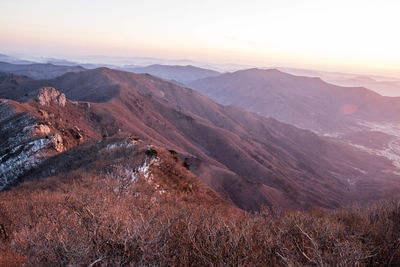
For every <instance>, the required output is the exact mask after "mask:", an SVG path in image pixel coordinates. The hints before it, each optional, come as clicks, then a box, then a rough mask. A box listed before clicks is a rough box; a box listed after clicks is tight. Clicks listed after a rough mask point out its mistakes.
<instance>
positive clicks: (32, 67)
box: [0, 62, 85, 79]
mask: <svg viewBox="0 0 400 267" xmlns="http://www.w3.org/2000/svg"><path fill="white" fill-rule="evenodd" d="M83 70H85V68H83V67H81V66H62V65H54V64H50V63H48V64H41V63H35V64H11V63H6V62H0V72H10V73H14V74H18V75H24V76H27V77H30V78H33V79H51V78H55V77H57V76H61V75H63V74H65V73H67V72H79V71H83Z"/></svg>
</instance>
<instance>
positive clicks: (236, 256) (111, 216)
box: [0, 157, 400, 266]
mask: <svg viewBox="0 0 400 267" xmlns="http://www.w3.org/2000/svg"><path fill="white" fill-rule="evenodd" d="M172 163H174V159H173V158H172V157H171V159H170V161H169V162H168V161H167V165H165V166H164V165H161V166H160V168H159V169H158V170H157V171H159V172H160V173H168V177H170V178H169V179H170V180H167V181H166V183H167V184H169V186H170V188H173V185H174V184H176V190H175V191H173V192H172V190H171V191H170V192H166V193H160V191H158V190H156V189H155V188H154V186H151V185H150V184H149V183H148V182H145V181H144V180H141V179H139V181H138V182H136V183H134V184H132V183H130V184H129V183H125V182H126V181H125V180H124V179H117V178H115V179H105V178H103V177H100V176H98V177H97V176H95V175H94V176H90V177H86V176H84V175H82V174H79V173H75V174H73V175H74V178H70V179H51V178H50V179H44V180H42V181H33V182H25V183H23V184H21V185H20V186H19V187H16V188H14V189H12V190H9V191H6V192H2V193H1V194H0V213H1V214H0V215H1V217H0V225H2V226H3V228H2V229H4V230H2V231H3V232H2V236H1V241H0V242H1V243H0V244H1V246H0V248H1V253H0V255H1V256H0V265H10V264H11V263H17V265H21V264H23V263H24V261H25V262H26V263H28V265H33V266H37V265H40V266H54V265H62V266H66V265H73V266H78V265H79V266H107V265H116V266H127V265H133V266H149V265H151V266H153V265H157V266H282V265H286V266H377V265H384V266H399V265H400V251H399V246H400V202H396V201H392V202H382V203H379V205H378V204H377V205H375V206H370V207H367V208H360V207H354V208H350V209H345V210H339V211H321V210H314V211H307V212H289V213H280V214H278V213H276V212H273V211H270V210H264V211H263V212H260V213H257V214H249V213H245V212H242V211H238V210H236V209H233V208H229V207H228V206H227V205H226V204H224V203H222V202H220V203H219V204H215V205H213V204H212V203H211V202H210V200H208V201H206V202H202V201H201V200H199V199H196V198H193V194H194V193H193V192H192V191H193V190H194V191H195V190H200V189H198V188H197V187H196V186H195V185H192V189H191V190H181V191H179V192H180V193H178V190H179V188H180V187H181V185H182V184H183V185H185V186H186V185H190V181H188V180H184V179H183V178H182V179H183V180H176V181H175V180H174V179H178V178H179V176H177V177H175V178H173V177H174V176H173V175H174V172H176V170H175V169H168V167H167V166H169V165H168V164H172ZM163 168H167V169H166V170H164V169H163ZM180 168H182V171H186V170H184V168H183V167H180ZM157 171H156V170H155V174H157ZM178 171H179V170H178ZM178 175H179V174H178ZM179 182H181V183H179ZM4 233H6V234H4ZM5 236H7V238H5ZM14 265H15V264H14ZM10 266H11V265H10Z"/></svg>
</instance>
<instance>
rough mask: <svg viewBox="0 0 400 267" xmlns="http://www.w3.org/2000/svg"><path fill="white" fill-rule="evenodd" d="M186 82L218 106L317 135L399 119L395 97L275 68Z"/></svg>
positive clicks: (398, 106)
mask: <svg viewBox="0 0 400 267" xmlns="http://www.w3.org/2000/svg"><path fill="white" fill-rule="evenodd" d="M189 86H190V87H192V88H194V89H196V90H197V91H199V92H201V93H203V94H205V95H206V96H208V97H210V98H212V99H214V100H215V101H217V102H219V103H221V104H224V105H230V104H232V105H237V106H240V107H243V108H246V109H248V110H250V111H252V112H256V113H258V114H260V115H263V116H267V117H273V118H276V119H278V120H280V121H283V122H287V123H290V124H294V125H296V126H298V127H301V128H305V129H311V130H314V131H316V132H319V133H329V134H332V133H335V134H337V133H341V132H346V131H348V130H349V129H350V128H362V127H361V125H360V122H362V121H368V122H388V123H389V122H390V123H398V122H400V116H398V114H399V111H400V105H399V103H400V98H390V97H383V96H381V95H379V94H377V93H375V92H373V91H371V90H368V89H365V88H362V87H340V86H335V85H332V84H328V83H326V82H324V81H322V80H321V79H320V78H311V77H303V76H294V75H290V74H287V73H284V72H281V71H279V70H275V69H270V70H261V69H249V70H244V71H237V72H234V73H226V74H221V75H220V76H217V77H210V78H205V79H201V80H197V81H194V82H191V83H190V84H189Z"/></svg>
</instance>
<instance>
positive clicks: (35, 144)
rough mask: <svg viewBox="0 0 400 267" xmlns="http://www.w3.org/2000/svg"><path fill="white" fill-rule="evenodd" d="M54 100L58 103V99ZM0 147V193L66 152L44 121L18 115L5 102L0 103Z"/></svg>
mask: <svg viewBox="0 0 400 267" xmlns="http://www.w3.org/2000/svg"><path fill="white" fill-rule="evenodd" d="M47 96H49V95H47ZM53 96H54V95H53ZM59 96H60V95H59ZM50 98H51V97H50ZM56 99H57V98H56ZM58 100H61V103H62V99H60V98H58ZM58 100H57V101H58ZM57 103H58V102H57ZM0 144H1V146H0V191H1V190H3V189H4V188H6V187H8V186H9V185H11V184H13V183H15V182H16V181H17V180H18V179H19V178H20V177H21V176H22V175H23V174H24V173H26V172H27V171H29V170H31V169H32V168H34V167H36V166H38V164H40V163H41V162H42V161H43V160H44V159H46V158H47V157H48V156H50V155H53V154H54V153H58V152H63V151H65V150H66V149H65V145H64V141H63V138H62V137H61V135H60V134H58V133H55V132H54V130H52V129H51V128H50V126H49V125H47V123H46V122H44V123H43V122H38V120H37V118H36V117H34V116H32V115H31V114H29V113H27V112H18V111H17V109H16V107H15V106H14V105H13V104H12V103H11V102H5V101H3V102H1V103H0Z"/></svg>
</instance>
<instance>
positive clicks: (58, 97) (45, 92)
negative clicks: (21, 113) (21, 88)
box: [37, 87, 66, 107]
mask: <svg viewBox="0 0 400 267" xmlns="http://www.w3.org/2000/svg"><path fill="white" fill-rule="evenodd" d="M37 100H38V101H39V104H40V105H42V106H48V105H51V103H56V104H58V105H60V106H62V107H64V106H65V102H66V98H65V95H64V94H63V93H61V92H59V91H57V90H56V89H55V88H53V87H42V88H40V89H39V93H38V96H37Z"/></svg>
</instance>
